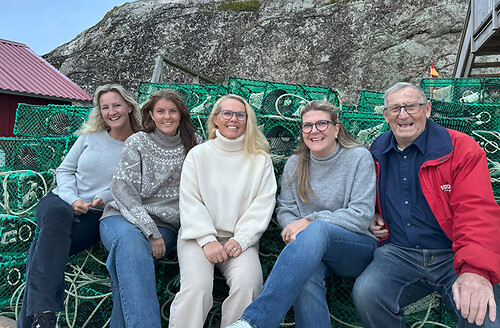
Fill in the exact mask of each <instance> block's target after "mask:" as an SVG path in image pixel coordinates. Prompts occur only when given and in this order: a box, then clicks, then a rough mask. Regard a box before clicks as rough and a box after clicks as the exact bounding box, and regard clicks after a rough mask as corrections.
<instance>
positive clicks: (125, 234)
mask: <svg viewBox="0 0 500 328" xmlns="http://www.w3.org/2000/svg"><path fill="white" fill-rule="evenodd" d="M158 229H159V230H160V233H161V234H162V236H163V240H164V241H165V246H166V249H167V252H169V251H170V250H172V248H173V247H174V245H175V242H176V239H177V232H175V231H173V230H171V229H168V228H161V227H158ZM100 232H101V240H102V243H103V245H104V247H106V249H107V250H108V251H109V255H108V259H107V260H106V267H107V268H108V271H109V275H110V277H111V292H112V293H113V309H112V312H111V321H110V327H111V328H121V327H150V328H157V327H158V328H159V327H161V316H160V305H159V303H158V296H157V295H156V278H155V263H154V259H153V256H152V255H151V244H150V242H149V241H148V240H147V239H146V237H145V236H144V234H143V233H142V232H141V230H139V228H137V227H136V226H135V225H134V224H132V223H130V222H128V221H127V220H126V219H125V218H124V217H122V216H110V217H107V218H105V219H103V220H102V221H101V224H100Z"/></svg>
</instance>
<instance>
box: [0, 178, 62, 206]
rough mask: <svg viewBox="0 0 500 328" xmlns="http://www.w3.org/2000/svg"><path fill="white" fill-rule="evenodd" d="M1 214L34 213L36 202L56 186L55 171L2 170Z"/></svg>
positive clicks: (0, 180) (0, 190) (0, 179)
mask: <svg viewBox="0 0 500 328" xmlns="http://www.w3.org/2000/svg"><path fill="white" fill-rule="evenodd" d="M0 182H1V189H0V197H1V198H0V215H1V214H9V215H21V216H26V215H32V214H34V212H35V207H36V204H38V201H39V200H40V199H41V198H42V197H43V196H45V195H46V194H47V193H48V192H49V191H50V190H52V189H53V188H54V186H55V178H54V171H43V172H35V171H30V170H20V171H6V172H0Z"/></svg>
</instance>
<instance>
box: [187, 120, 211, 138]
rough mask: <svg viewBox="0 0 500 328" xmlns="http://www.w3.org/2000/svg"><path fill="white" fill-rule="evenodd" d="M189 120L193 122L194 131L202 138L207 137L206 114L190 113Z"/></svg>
mask: <svg viewBox="0 0 500 328" xmlns="http://www.w3.org/2000/svg"><path fill="white" fill-rule="evenodd" d="M191 122H193V125H194V128H195V129H196V132H197V133H198V134H199V135H200V136H201V137H202V138H203V140H207V139H208V116H205V115H191Z"/></svg>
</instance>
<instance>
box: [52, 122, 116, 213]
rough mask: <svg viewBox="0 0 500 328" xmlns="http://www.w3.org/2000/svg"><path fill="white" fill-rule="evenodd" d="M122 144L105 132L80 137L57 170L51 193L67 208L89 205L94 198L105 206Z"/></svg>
mask: <svg viewBox="0 0 500 328" xmlns="http://www.w3.org/2000/svg"><path fill="white" fill-rule="evenodd" d="M124 144H125V142H123V141H119V140H116V139H113V138H112V137H111V136H110V135H109V133H108V132H107V131H98V132H91V133H86V134H83V135H81V136H80V137H78V139H77V140H76V142H75V144H74V145H73V147H71V149H70V151H69V152H68V154H67V155H66V157H65V158H64V160H63V162H62V163H61V165H59V167H58V168H57V170H56V180H57V187H56V188H55V189H54V190H52V192H53V193H54V194H56V195H58V196H59V197H60V198H61V199H62V200H64V201H65V202H66V203H68V204H69V205H71V204H73V203H74V202H75V201H76V200H78V199H81V200H82V201H84V202H86V203H90V202H92V200H93V199H94V198H101V199H102V200H103V202H104V205H106V203H108V202H109V201H111V199H112V197H111V191H110V184H111V178H112V177H113V173H114V172H115V168H116V165H117V163H118V160H119V158H120V153H121V151H122V147H123V145H124Z"/></svg>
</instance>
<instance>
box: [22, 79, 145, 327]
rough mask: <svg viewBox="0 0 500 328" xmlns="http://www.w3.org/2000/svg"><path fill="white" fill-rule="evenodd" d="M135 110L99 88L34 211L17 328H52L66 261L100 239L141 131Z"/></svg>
mask: <svg viewBox="0 0 500 328" xmlns="http://www.w3.org/2000/svg"><path fill="white" fill-rule="evenodd" d="M140 122H141V114H140V111H139V106H138V105H137V102H136V101H135V100H134V98H133V97H132V96H131V95H130V94H129V93H128V92H126V91H125V90H124V89H123V88H122V87H121V86H119V85H105V86H101V87H98V88H97V90H96V92H95V95H94V108H93V109H92V111H91V112H90V114H89V118H88V120H87V122H86V123H85V124H84V125H83V126H82V128H81V130H80V131H79V134H80V136H79V137H78V139H77V140H76V142H75V144H74V145H73V147H71V149H70V151H69V152H68V154H67V155H66V158H65V159H64V161H63V162H62V163H61V165H60V166H59V167H58V168H57V170H56V180H57V188H55V189H54V190H52V192H50V193H49V194H48V195H47V196H45V197H44V198H42V199H41V200H40V202H39V203H38V205H37V209H36V223H37V225H38V228H39V233H38V236H37V237H36V239H35V240H34V241H33V243H32V244H31V247H30V250H29V253H28V260H27V267H26V286H25V289H24V297H23V304H22V308H21V313H20V315H19V318H18V320H17V327H18V328H29V327H39V328H53V327H55V325H56V322H55V321H56V316H55V312H57V311H61V310H62V309H63V300H64V270H65V267H66V260H67V259H68V257H69V256H70V255H72V254H76V253H78V252H80V251H82V250H84V249H86V248H88V247H90V246H92V245H93V244H94V243H95V242H96V241H98V240H99V218H100V217H101V214H102V210H103V207H104V205H106V203H108V202H109V201H110V200H111V192H110V187H109V186H110V184H111V178H112V176H113V172H114V171H115V168H116V164H117V163H118V159H119V158H120V153H121V150H122V147H123V144H124V142H125V140H126V139H127V138H128V137H129V136H130V135H131V134H132V133H134V132H136V131H139V130H141V129H142V127H141V123H140Z"/></svg>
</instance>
